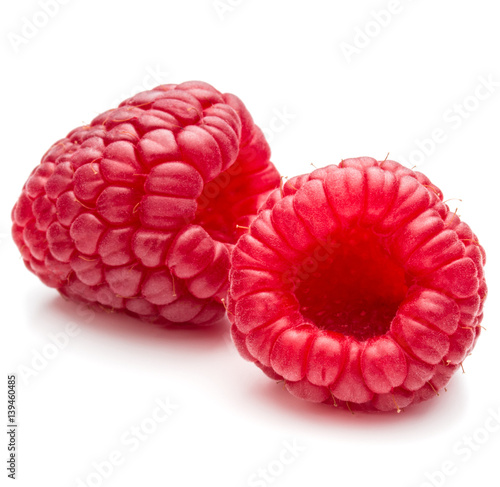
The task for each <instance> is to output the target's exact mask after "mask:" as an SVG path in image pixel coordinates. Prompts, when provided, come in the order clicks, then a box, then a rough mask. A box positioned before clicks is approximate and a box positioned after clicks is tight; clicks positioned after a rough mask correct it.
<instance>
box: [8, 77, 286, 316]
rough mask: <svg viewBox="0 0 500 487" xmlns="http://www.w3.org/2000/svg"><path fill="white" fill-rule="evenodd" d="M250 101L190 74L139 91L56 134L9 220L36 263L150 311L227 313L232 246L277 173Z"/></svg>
mask: <svg viewBox="0 0 500 487" xmlns="http://www.w3.org/2000/svg"><path fill="white" fill-rule="evenodd" d="M269 157H270V150H269V146H268V144H267V143H266V141H265V139H264V137H263V134H262V132H261V130H260V129H259V128H258V127H257V126H256V125H254V123H253V120H252V117H251V116H250V114H249V113H248V111H247V110H246V108H245V106H244V105H243V103H242V102H241V101H240V100H239V99H238V98H237V97H236V96H234V95H231V94H222V93H220V92H219V91H217V90H216V89H215V88H213V87H212V86H210V85H209V84H206V83H202V82H198V81H192V82H187V83H182V84H180V85H162V86H158V87H157V88H155V89H153V90H151V91H145V92H143V93H139V94H138V95H135V96H134V97H132V98H130V99H128V100H126V101H124V102H123V103H121V104H120V106H119V107H118V108H115V109H113V110H109V111H107V112H105V113H103V114H102V115H99V116H98V117H97V118H95V119H94V120H93V121H92V122H91V123H90V125H87V126H84V127H79V128H77V129H75V130H73V131H72V132H70V133H69V134H68V136H67V137H66V138H64V139H62V140H60V141H59V142H57V143H55V144H54V145H53V146H52V147H51V148H50V149H49V151H48V152H47V153H46V154H45V155H44V156H43V158H42V161H41V163H40V165H39V166H38V167H36V168H35V170H34V171H33V172H32V174H31V176H30V177H29V179H28V181H27V182H26V184H25V185H24V188H23V191H22V194H21V197H20V198H19V200H18V202H17V203H16V205H15V207H14V209H13V212H12V219H13V222H14V226H13V236H14V240H15V242H16V244H17V245H18V247H19V249H20V250H21V253H22V257H23V259H24V262H25V264H26V266H27V267H28V269H30V270H31V271H32V272H34V273H35V274H36V275H37V276H38V277H39V278H40V279H41V280H42V281H43V282H44V283H45V284H47V285H48V286H51V287H55V288H57V289H58V290H59V292H60V293H61V294H63V295H64V296H67V297H69V298H71V299H74V300H77V301H84V302H87V303H93V304H96V305H100V306H103V307H106V308H112V309H114V310H121V311H125V312H127V313H129V314H132V315H135V316H138V317H140V318H143V319H147V320H155V321H160V322H164V323H167V324H168V323H181V322H192V323H195V324H208V323H211V322H214V321H215V320H217V319H218V318H220V317H222V316H223V315H224V312H225V311H224V307H223V305H222V303H221V298H222V297H223V296H224V295H225V294H226V291H227V286H228V270H229V253H230V251H231V249H232V247H233V245H234V243H235V242H236V240H237V238H238V237H239V234H238V232H239V230H237V227H236V225H241V226H245V225H248V224H249V223H250V221H251V220H252V218H253V217H254V216H255V214H256V213H257V209H258V207H259V206H260V205H261V204H262V202H263V201H264V200H265V198H266V196H267V195H268V194H269V191H271V190H272V189H274V188H276V187H277V186H278V184H279V174H278V172H277V171H276V169H275V168H274V166H273V165H272V163H271V162H270V161H269Z"/></svg>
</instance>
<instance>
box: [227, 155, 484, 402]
mask: <svg viewBox="0 0 500 487" xmlns="http://www.w3.org/2000/svg"><path fill="white" fill-rule="evenodd" d="M485 259H486V258H485V252H484V250H483V248H482V246H481V245H480V244H479V240H478V238H477V236H476V235H475V234H474V233H473V232H472V230H471V229H470V227H469V226H468V225H467V224H466V223H464V222H463V221H461V219H460V217H459V216H458V215H457V214H456V212H454V211H451V210H450V208H449V207H448V205H447V204H446V203H444V202H443V194H442V192H441V190H440V189H439V188H438V187H436V186H435V185H434V184H432V183H431V181H430V180H429V179H428V178H427V177H426V176H425V175H423V174H422V173H420V172H417V171H412V170H410V169H408V168H406V167H404V166H402V165H401V164H399V163H397V162H395V161H391V160H384V161H376V160H375V159H372V158H369V157H361V158H354V159H345V160H343V161H342V162H341V163H340V164H338V165H331V166H328V167H325V168H321V169H317V170H315V171H313V172H312V173H311V174H307V175H302V176H297V177H294V178H292V179H290V180H288V181H287V182H286V183H285V184H284V185H283V186H282V187H281V188H280V189H276V190H274V191H273V192H272V193H271V194H270V196H269V198H268V200H267V201H266V203H265V204H264V205H263V207H262V209H261V211H260V213H259V215H258V217H257V218H256V219H255V221H254V222H253V223H252V224H251V226H250V228H249V231H248V233H247V234H246V235H244V236H242V237H241V238H240V240H239V241H238V243H237V245H236V247H235V248H234V251H233V254H232V270H231V274H230V289H229V295H228V310H229V313H228V316H229V319H230V320H231V323H232V326H231V333H232V337H233V340H234V342H235V344H236V346H237V348H238V350H239V352H240V353H241V355H242V356H243V357H244V358H246V359H247V360H250V361H252V362H254V363H255V364H256V365H257V366H258V367H260V368H261V369H262V370H263V371H264V372H265V373H266V374H267V375H268V376H269V377H271V378H273V379H275V380H278V381H284V384H285V387H286V389H287V390H288V391H289V392H290V393H291V394H293V395H294V396H297V397H299V398H302V399H306V400H309V401H313V402H318V403H327V404H331V405H333V406H338V407H342V408H347V409H350V410H351V411H355V410H363V411H397V412H399V411H401V410H402V408H405V407H407V406H409V405H411V404H415V403H418V402H420V401H423V400H426V399H429V398H431V397H434V396H437V395H439V391H440V390H442V389H443V388H444V387H445V386H446V385H447V383H448V381H449V380H450V378H451V377H452V375H453V374H454V372H455V371H456V370H457V369H459V368H460V366H461V364H462V362H463V361H464V359H465V358H466V357H467V356H468V355H469V354H470V352H471V350H472V349H473V348H474V346H475V344H476V341H477V339H478V337H479V335H480V332H481V321H482V318H483V305H484V300H485V298H486V294H487V287H486V283H485V278H484V271H483V266H484V264H485Z"/></svg>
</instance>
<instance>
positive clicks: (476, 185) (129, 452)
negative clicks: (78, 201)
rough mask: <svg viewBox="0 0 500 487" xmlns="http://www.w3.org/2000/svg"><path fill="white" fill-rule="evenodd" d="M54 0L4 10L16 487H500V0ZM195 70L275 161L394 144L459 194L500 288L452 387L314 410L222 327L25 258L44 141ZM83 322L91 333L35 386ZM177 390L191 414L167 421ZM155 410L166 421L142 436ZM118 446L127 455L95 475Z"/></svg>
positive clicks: (6, 244) (1, 194) (5, 192)
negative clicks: (30, 202)
mask: <svg viewBox="0 0 500 487" xmlns="http://www.w3.org/2000/svg"><path fill="white" fill-rule="evenodd" d="M40 3H41V2H38V1H35V0H23V1H16V2H14V1H6V2H3V6H2V11H3V12H2V15H1V21H0V22H1V35H2V41H1V45H0V49H1V52H2V76H1V80H0V83H1V92H0V93H1V98H2V107H1V121H0V124H1V127H0V134H1V137H2V144H1V157H2V175H1V181H0V184H1V188H0V202H1V215H0V233H1V237H2V238H1V246H0V257H1V290H0V296H1V299H2V303H1V305H2V311H3V313H2V339H1V346H2V371H3V377H2V381H3V384H4V385H3V386H2V388H1V389H2V390H3V391H4V392H3V396H2V397H1V398H0V402H1V403H2V408H3V409H2V422H4V421H5V419H4V418H6V411H5V403H6V399H7V398H6V396H7V386H6V376H7V374H8V373H11V372H14V373H18V374H19V376H18V383H19V384H18V408H19V410H18V422H19V431H18V445H19V456H18V480H17V482H18V483H17V485H21V486H35V485H36V486H38V485H41V486H51V487H58V486H61V487H62V486H67V487H75V486H77V485H79V486H80V487H81V486H82V485H94V486H95V485H103V486H121V487H128V486H137V485H147V486H151V487H157V486H158V487H160V486H162V487H164V486H169V485H173V486H196V485H222V486H231V487H238V486H246V485H255V486H259V485H260V486H261V487H264V486H266V485H275V486H280V485H282V486H285V485H286V486H299V485H300V486H303V485H317V486H336V485H366V484H368V483H369V484H370V485H384V486H386V485H387V486H397V487H406V486H407V487H414V486H421V485H427V486H428V485H440V486H443V485H446V486H450V487H465V486H470V485H473V484H481V483H482V484H483V485H487V486H494V485H499V483H500V474H499V468H498V452H499V447H500V431H497V430H498V429H500V426H496V425H497V424H498V423H495V421H494V420H493V419H492V418H493V416H492V412H491V411H493V413H495V412H496V415H497V416H498V415H499V414H500V392H499V387H498V384H499V376H500V365H499V354H498V348H499V340H500V330H499V328H498V316H499V307H498V290H499V289H498V288H499V272H498V271H499V270H500V268H499V260H498V259H499V257H498V246H499V245H498V237H499V231H498V176H499V170H498V167H499V163H500V156H499V148H500V147H499V143H498V141H499V135H500V132H499V129H500V126H499V125H500V122H499V113H500V56H499V47H500V29H499V27H498V20H499V18H500V9H499V4H498V1H496V0H489V1H487V0H475V1H474V2H472V1H467V2H466V1H460V0H441V1H439V2H436V1H432V0H418V1H417V0H413V1H410V0H401V1H400V2H397V0H396V1H392V2H390V1H388V0H371V1H368V0H358V1H356V2H347V1H345V2H339V1H336V2H332V1H309V2H305V1H290V0H239V1H238V0H222V1H219V2H213V1H212V0H196V1H194V0H192V1H184V2H182V1H180V0H177V1H163V2H158V1H153V0H141V1H140V2H139V1H137V2H131V1H124V0H120V1H119V0H106V1H102V0H101V1H97V0H86V1H83V0H69V1H68V0H66V2H65V3H66V4H65V5H59V4H58V5H59V8H58V11H57V12H54V13H53V15H52V16H51V17H50V18H49V17H47V16H45V17H44V14H43V13H42V14H41V13H40V12H43V10H42V8H41V5H40ZM214 3H216V4H218V8H216V7H215V6H214ZM389 8H391V10H392V11H393V13H392V14H390V17H388V16H387V13H382V14H380V15H378V16H377V15H376V14H377V12H378V13H380V11H381V10H385V11H387V10H388V9H389ZM375 17H378V19H379V20H375ZM31 22H36V23H38V25H39V26H40V27H39V28H38V27H35V28H33V27H29V26H28V24H29V23H31ZM42 24H46V25H42ZM381 24H384V25H381ZM363 31H368V37H366V34H363V33H362V32H363ZM28 37H29V38H28ZM152 72H153V73H155V77H156V78H157V79H156V80H153V79H152V76H151V73H152ZM191 79H200V80H204V81H207V82H210V83H211V84H213V85H214V86H215V87H216V88H217V89H219V90H221V91H224V92H233V93H235V94H237V95H238V96H239V97H240V98H242V100H243V101H244V102H245V104H246V105H247V107H248V108H249V110H250V112H251V113H252V114H253V116H254V119H255V121H256V122H257V123H258V124H259V125H260V126H261V127H262V128H264V129H265V130H266V134H267V136H268V139H269V141H270V143H271V146H272V150H273V161H274V162H275V164H276V166H277V167H278V169H279V170H280V172H281V174H283V175H286V176H290V177H291V176H293V175H296V174H299V173H304V172H309V171H310V170H311V169H312V168H311V166H310V163H314V164H315V165H316V166H317V167H320V166H322V165H326V164H330V163H338V162H340V160H341V159H342V158H347V157H356V156H364V155H366V156H373V157H376V158H378V159H383V158H385V156H386V154H387V153H388V152H390V153H391V154H390V157H391V158H393V159H397V160H400V161H404V162H405V163H406V164H408V165H409V166H414V165H416V164H417V165H418V166H419V170H421V171H423V172H425V173H426V174H427V175H428V176H429V177H430V178H431V179H432V180H433V182H434V183H436V184H437V185H438V186H439V187H441V189H442V190H443V191H444V194H445V199H446V198H460V199H462V200H463V201H462V202H460V201H458V200H454V201H451V202H450V206H451V207H452V209H453V208H454V206H457V207H458V214H460V215H461V216H462V218H463V219H464V220H465V221H466V222H468V223H469V224H470V225H471V227H472V228H473V230H474V231H475V232H476V233H477V234H478V236H479V239H480V241H481V243H482V244H483V246H484V247H485V249H486V251H487V253H488V263H487V279H488V285H489V288H490V295H489V299H488V302H487V305H486V308H485V319H484V321H483V325H484V326H485V327H486V328H487V331H485V332H484V333H483V335H482V337H481V339H480V340H479V342H478V345H477V347H476V349H475V350H474V353H473V355H472V356H471V357H469V358H468V359H467V360H466V361H465V364H464V367H465V371H466V373H465V374H462V373H459V374H457V375H456V376H455V377H454V378H453V380H452V382H451V383H450V385H449V387H448V392H447V393H444V392H443V393H442V394H441V395H440V397H436V398H435V399H434V400H431V401H429V402H427V403H424V404H421V405H418V406H415V407H413V408H409V409H408V410H406V411H404V412H403V413H402V414H399V415H397V414H395V413H394V414H385V415H363V414H359V413H358V414H356V415H354V416H352V415H350V414H349V413H348V412H347V413H346V412H344V411H338V410H334V409H330V408H328V407H325V406H322V405H313V404H307V403H303V402H301V401H299V400H297V399H294V398H293V397H291V396H290V395H288V393H287V392H286V391H284V390H283V388H282V386H281V385H277V384H275V383H274V382H273V381H271V380H269V379H267V378H266V377H265V376H264V375H263V374H262V373H261V372H260V371H259V370H258V369H257V368H256V367H255V366H253V365H252V364H249V363H247V362H245V361H244V360H242V359H240V358H239V356H238V355H237V354H236V352H235V351H234V350H233V348H232V346H231V343H230V341H229V337H228V332H227V324H225V325H224V324H223V326H220V327H217V328H213V329H209V330H201V331H193V330H177V331H172V330H168V331H166V330H159V329H155V328H152V327H150V326H149V325H145V324H143V323H141V322H138V321H136V320H134V319H132V318H129V317H125V316H119V315H109V314H105V313H102V314H97V315H95V316H91V315H89V314H84V313H80V314H78V313H77V311H78V310H79V309H78V308H77V306H76V305H74V304H71V303H68V302H65V301H63V300H62V299H61V298H60V297H59V296H58V294H57V293H56V292H55V291H54V290H52V289H48V288H46V287H44V286H43V285H42V284H41V283H40V282H39V281H38V279H37V278H36V277H35V276H33V275H32V274H30V273H29V272H28V271H27V270H26V269H25V268H24V266H23V263H22V260H21V259H20V258H19V252H18V250H17V248H15V246H14V244H13V242H12V240H11V238H10V210H11V208H12V206H13V204H14V202H15V200H16V199H17V197H18V195H19V193H20V190H21V187H22V185H23V183H24V181H25V180H26V179H27V177H28V175H29V173H30V172H31V170H32V168H33V167H34V166H35V165H36V164H38V162H39V160H40V158H41V156H42V155H43V153H44V152H45V151H46V149H47V148H48V147H49V146H50V145H51V144H52V143H53V142H54V141H56V140H57V139H59V138H61V137H63V136H64V135H65V134H66V133H68V132H69V131H70V130H71V129H73V128H74V127H75V126H77V125H81V124H84V123H86V122H88V121H90V120H91V119H92V118H93V117H94V116H96V115H97V114H98V113H99V112H101V111H104V110H106V109H108V108H111V106H113V105H114V104H116V103H117V102H119V101H120V100H121V99H123V98H125V97H127V96H129V95H131V94H132V93H134V92H136V91H142V90H143V89H146V88H150V87H152V86H154V85H156V84H159V83H161V82H175V83H177V82H182V81H186V80H191ZM488 79H489V80H490V81H488V83H489V90H490V91H488V89H486V88H478V86H479V85H480V84H482V83H483V84H484V80H488ZM482 80H483V81H482ZM478 97H479V98H480V99H478ZM277 114H280V115H281V118H280V117H279V116H278V115H277ZM284 114H285V115H284ZM283 120H284V121H283ZM436 134H437V135H436ZM433 136H434V137H435V139H436V140H435V141H434V142H430V141H429V140H428V139H429V138H431V137H433ZM419 146H420V147H423V149H419ZM71 322H74V323H76V326H77V328H76V329H77V332H78V334H77V335H76V336H72V337H71V338H70V339H68V340H69V343H68V344H67V346H66V347H65V348H64V349H63V350H61V351H59V352H58V353H56V354H55V356H54V357H53V358H52V359H51V360H48V362H47V364H46V365H45V366H44V367H41V366H39V368H40V369H41V370H39V371H38V372H36V375H35V373H33V375H31V376H29V377H28V378H27V379H26V380H24V379H23V377H25V376H26V374H25V373H24V374H22V373H20V371H24V372H26V370H27V368H28V367H30V368H31V367H32V361H33V360H36V359H35V357H36V356H37V353H41V352H42V351H43V350H48V348H47V344H48V343H50V340H51V334H52V335H53V334H57V333H59V334H61V333H63V332H65V330H66V327H67V325H68V324H69V323H71ZM44 347H45V348H44ZM49 348H50V347H49ZM165 398H168V399H169V401H170V402H171V404H175V405H176V406H177V407H176V409H175V410H174V411H173V412H172V413H171V415H170V416H169V417H168V419H166V421H164V422H161V423H156V424H154V423H153V422H152V421H150V420H149V419H148V418H150V417H151V416H152V414H153V413H154V412H155V410H156V409H155V408H157V402H156V401H158V400H164V399H165ZM162 418H163V416H162ZM141 424H142V425H145V427H146V429H148V428H151V429H153V428H154V427H156V431H155V432H154V433H151V434H149V435H147V434H146V435H145V436H144V437H143V439H144V441H141V442H140V446H139V447H138V448H135V447H136V446H137V445H135V444H134V443H132V442H131V440H130V438H131V436H130V435H131V434H132V432H133V430H132V428H133V427H134V426H137V425H139V427H140V425H141ZM485 426H487V427H489V428H490V430H495V431H488V430H486V429H484V428H485ZM148 431H151V430H148ZM467 437H471V438H472V440H468V439H467ZM2 438H3V440H2V441H1V442H0V443H1V444H0V450H1V451H2V455H1V456H0V458H2V465H5V460H6V458H7V446H6V443H7V435H5V434H2ZM469 441H470V443H466V442H469ZM286 442H288V444H294V443H295V444H296V445H297V451H296V452H295V453H294V454H291V453H288V454H286V456H285V457H283V454H282V451H283V449H284V448H286V446H285V445H286V444H287V443H286ZM298 450H300V451H298ZM114 451H119V452H120V453H121V455H122V457H123V459H124V461H123V462H122V463H121V464H120V465H118V466H116V467H113V471H112V472H111V473H110V474H109V477H108V478H106V479H102V478H100V477H97V476H96V474H95V472H96V470H95V462H97V463H98V464H99V463H102V462H103V461H105V460H106V459H107V458H109V456H110V455H111V454H112V452H114ZM280 458H281V460H280ZM282 460H286V461H287V462H288V463H287V464H286V465H285V464H283V461H282ZM443 463H445V464H446V465H445V468H444V470H445V472H446V473H443ZM446 467H448V468H446ZM260 468H261V469H264V471H266V472H268V473H267V475H268V476H267V480H264V477H263V476H261V477H259V469H260ZM269 469H270V473H269ZM450 472H453V474H450ZM261 473H262V471H261ZM6 474H7V472H6V471H5V470H4V467H2V472H1V476H2V477H3V478H2V482H3V479H4V478H6ZM106 475H108V474H107V473H106ZM262 475H266V474H262ZM429 476H431V477H432V478H433V479H434V480H433V483H432V482H431V481H430V480H429V478H428V477H429ZM79 478H80V479H82V481H83V482H85V483H78V482H79V481H78V479H79ZM89 479H90V482H89V483H87V480H89ZM259 479H260V480H259ZM7 480H8V479H7ZM258 480H259V482H260V483H258ZM101 481H102V484H101V483H100V482H101ZM425 482H427V484H425Z"/></svg>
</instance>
